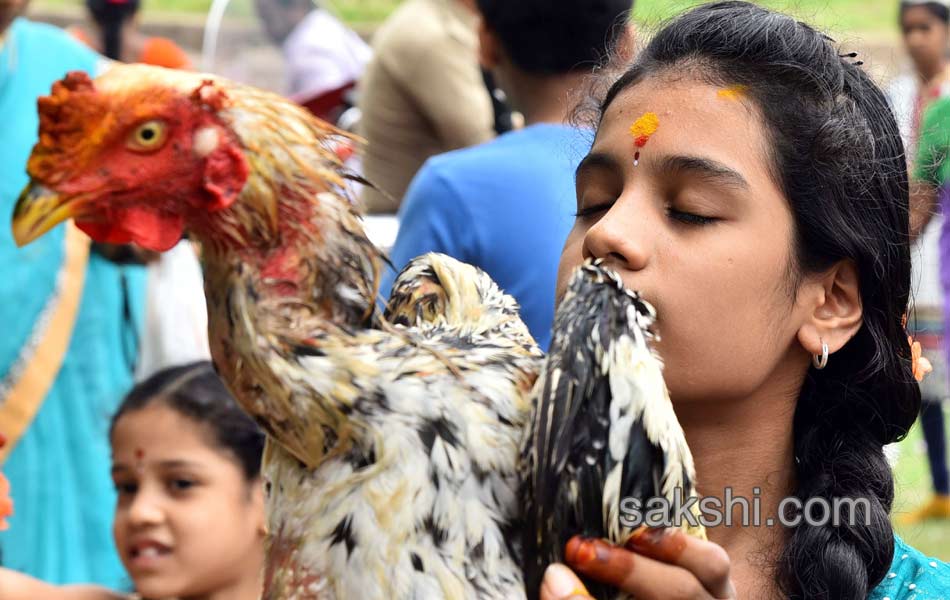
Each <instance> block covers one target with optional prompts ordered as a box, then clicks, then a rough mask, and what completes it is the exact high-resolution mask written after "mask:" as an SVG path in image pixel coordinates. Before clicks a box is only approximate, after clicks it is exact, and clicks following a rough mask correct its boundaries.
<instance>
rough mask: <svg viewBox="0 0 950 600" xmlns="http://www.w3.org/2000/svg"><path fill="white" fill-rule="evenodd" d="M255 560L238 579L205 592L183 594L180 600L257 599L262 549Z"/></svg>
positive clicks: (259, 585)
mask: <svg viewBox="0 0 950 600" xmlns="http://www.w3.org/2000/svg"><path fill="white" fill-rule="evenodd" d="M256 560H257V562H256V563H254V564H249V565H248V567H247V570H246V573H247V574H246V575H242V576H241V578H240V579H237V580H235V581H233V582H231V583H230V584H226V585H224V586H222V587H220V588H218V589H216V590H214V591H211V592H208V593H207V594H200V595H197V596H184V597H182V598H181V600H259V599H260V597H261V588H262V581H261V577H260V572H261V569H260V565H262V564H264V554H263V551H262V552H261V553H260V556H258V557H257V559H256ZM254 565H257V566H256V567H255V566H254Z"/></svg>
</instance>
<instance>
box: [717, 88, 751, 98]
mask: <svg viewBox="0 0 950 600" xmlns="http://www.w3.org/2000/svg"><path fill="white" fill-rule="evenodd" d="M748 91H749V86H747V85H742V84H736V85H730V86H729V87H727V88H723V89H721V90H719V91H718V92H716V97H717V98H722V99H723V100H742V99H743V98H745V96H746V93H747V92H748Z"/></svg>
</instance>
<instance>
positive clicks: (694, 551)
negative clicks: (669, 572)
mask: <svg viewBox="0 0 950 600" xmlns="http://www.w3.org/2000/svg"><path fill="white" fill-rule="evenodd" d="M626 548H627V549H628V550H631V551H633V552H636V553H637V554H642V555H644V556H646V557H649V558H652V559H655V560H658V561H660V562H663V563H667V564H671V565H676V566H678V567H683V568H684V569H686V570H687V571H689V572H690V573H692V574H693V575H694V576H695V577H696V579H698V580H699V582H700V583H702V584H703V587H704V588H706V590H707V591H708V592H709V593H710V594H712V595H713V597H715V598H734V597H735V589H734V588H733V587H732V580H731V579H730V577H729V575H730V566H729V555H728V554H726V551H725V550H723V548H722V546H720V545H718V544H714V543H712V542H709V541H706V540H701V539H699V538H695V537H692V536H690V535H686V532H684V531H683V530H681V529H674V528H666V529H661V528H650V527H643V528H641V529H639V530H637V531H636V532H634V534H633V536H631V538H630V540H629V541H628V542H627V544H626Z"/></svg>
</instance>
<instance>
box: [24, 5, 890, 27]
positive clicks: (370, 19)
mask: <svg viewBox="0 0 950 600" xmlns="http://www.w3.org/2000/svg"><path fill="white" fill-rule="evenodd" d="M512 1H517V0H512ZM322 2H323V3H324V4H326V5H328V6H329V7H330V8H332V9H333V10H334V11H335V12H337V13H338V14H339V15H340V16H342V17H343V18H344V19H345V20H347V21H349V22H351V23H358V24H363V25H372V24H374V23H379V22H380V21H382V20H383V19H385V18H386V15H388V14H389V13H390V12H392V10H393V9H394V8H395V7H396V6H397V5H398V4H399V2H400V0H322ZM33 4H35V5H39V6H44V5H58V6H62V5H74V6H80V5H81V1H80V0H33ZM696 4H699V2H697V1H696V0H637V2H636V4H635V10H634V18H635V20H636V21H637V22H638V23H641V24H643V25H647V26H649V25H653V24H655V23H657V22H659V21H661V20H663V19H665V18H667V17H669V16H671V15H675V14H677V13H679V12H681V11H682V10H683V9H684V8H688V7H690V6H694V5H696ZM762 4H764V5H766V6H770V7H773V8H777V9H780V10H784V11H786V12H791V13H793V14H795V15H797V16H800V17H802V18H804V19H805V20H807V21H809V22H813V23H815V24H816V25H819V26H821V27H822V28H824V29H829V30H831V31H841V32H861V33H867V32H893V29H894V23H895V21H896V18H897V2H896V1H890V0H885V1H881V0H871V1H866V0H791V1H790V0H766V1H764V2H762ZM143 6H144V9H145V12H146V14H149V13H203V12H206V11H207V10H208V8H209V7H210V6H211V0H144V2H143Z"/></svg>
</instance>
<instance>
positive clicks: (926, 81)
mask: <svg viewBox="0 0 950 600" xmlns="http://www.w3.org/2000/svg"><path fill="white" fill-rule="evenodd" d="M948 76H950V73H948V64H947V62H946V61H944V60H941V61H940V63H939V64H938V65H936V66H935V67H934V69H933V70H932V71H930V72H927V73H918V77H919V78H920V81H921V85H922V86H923V87H924V88H925V89H929V88H932V87H934V86H936V85H940V84H941V83H943V82H944V81H946V80H947V79H948Z"/></svg>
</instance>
